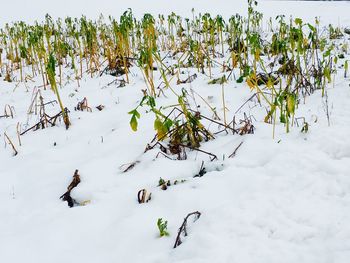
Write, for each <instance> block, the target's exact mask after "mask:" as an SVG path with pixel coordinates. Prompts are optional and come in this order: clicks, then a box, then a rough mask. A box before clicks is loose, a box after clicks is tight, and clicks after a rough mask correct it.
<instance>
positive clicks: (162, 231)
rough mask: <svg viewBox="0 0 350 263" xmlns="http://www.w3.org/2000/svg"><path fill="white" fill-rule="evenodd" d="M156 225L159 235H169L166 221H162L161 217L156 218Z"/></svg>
mask: <svg viewBox="0 0 350 263" xmlns="http://www.w3.org/2000/svg"><path fill="white" fill-rule="evenodd" d="M157 227H158V230H159V236H160V237H164V236H169V232H168V221H166V220H165V221H163V218H158V220H157Z"/></svg>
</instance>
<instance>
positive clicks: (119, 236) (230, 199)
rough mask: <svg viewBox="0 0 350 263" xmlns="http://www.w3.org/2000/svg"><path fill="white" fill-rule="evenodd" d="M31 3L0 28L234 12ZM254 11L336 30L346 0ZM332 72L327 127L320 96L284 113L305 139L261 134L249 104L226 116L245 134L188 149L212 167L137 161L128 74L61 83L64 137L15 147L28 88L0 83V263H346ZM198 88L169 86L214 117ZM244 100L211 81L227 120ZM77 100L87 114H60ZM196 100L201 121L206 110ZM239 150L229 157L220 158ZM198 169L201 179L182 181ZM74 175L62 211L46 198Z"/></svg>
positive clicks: (208, 91) (343, 87) (58, 134)
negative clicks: (55, 20)
mask: <svg viewBox="0 0 350 263" xmlns="http://www.w3.org/2000/svg"><path fill="white" fill-rule="evenodd" d="M34 2H35V4H33V1H31V2H25V1H20V0H13V1H11V2H8V1H6V2H5V3H1V5H2V7H1V13H2V16H1V18H0V24H1V23H5V22H7V21H13V20H17V19H25V20H26V21H33V20H34V19H39V20H40V19H41V18H42V17H43V16H44V14H45V13H47V12H49V13H51V14H53V15H54V16H57V17H59V16H65V15H77V16H79V15H80V14H85V15H87V16H88V17H96V16H98V14H100V13H103V14H109V13H112V14H114V15H117V14H120V13H121V12H123V11H124V10H125V9H126V8H127V7H132V8H133V10H134V12H135V13H136V14H139V15H140V14H142V13H143V12H145V11H147V12H151V13H161V12H165V13H169V12H171V11H174V12H176V13H180V14H184V15H191V9H190V8H188V9H187V7H190V6H191V7H194V8H195V9H196V11H197V12H199V11H203V12H205V11H209V10H210V11H211V12H214V13H220V12H222V14H223V15H229V14H232V13H236V12H237V11H236V10H238V12H244V6H245V4H242V5H241V3H240V2H239V1H232V2H230V3H227V2H226V1H223V0H220V1H215V5H214V4H213V1H209V0H205V1H183V0H181V1H176V2H175V1H167V2H166V4H164V1H158V0H154V1H153V0H152V1H148V2H147V6H145V5H146V4H144V3H143V4H139V1H136V0H129V1H123V2H120V1H110V0H100V1H81V0H77V1H66V0H63V1H55V2H49V1H42V0H35V1H34ZM112 2H113V4H112ZM160 2H161V3H160ZM81 3H84V4H83V5H82V6H80V4H81ZM3 4H4V5H3ZM185 4H186V5H185ZM184 5H185V6H186V7H184ZM18 6H20V8H19V9H15V7H18ZM67 6H71V8H69V9H68V8H67ZM300 6H302V8H300ZM271 7H273V10H270V8H271ZM316 7H317V8H316ZM259 8H260V9H261V10H262V11H263V12H265V11H266V13H267V14H264V15H265V16H269V15H272V16H274V15H276V14H280V13H285V14H286V15H289V14H291V13H292V14H293V15H294V16H295V17H297V16H300V17H302V18H304V19H310V20H313V18H314V17H315V16H319V15H320V14H321V21H324V22H325V23H328V22H334V23H340V24H341V25H342V26H345V25H350V20H349V16H348V13H349V11H350V3H348V2H340V3H330V2H322V3H315V2H302V3H301V2H284V1H283V2H272V1H271V2H270V1H263V2H261V3H259ZM346 23H347V24H346ZM191 73H192V72H186V74H184V75H183V76H182V77H183V78H185V77H186V76H187V75H189V74H191ZM214 74H217V75H218V72H215V71H214ZM342 76H343V72H342V71H339V76H338V77H337V78H336V82H335V85H334V87H333V86H332V85H330V87H329V88H328V97H329V98H328V100H329V109H330V126H328V120H327V117H326V114H325V108H326V106H325V100H324V98H322V96H321V93H320V92H315V93H314V94H313V95H312V96H310V97H307V99H306V102H305V104H301V105H300V106H299V108H298V110H297V114H296V115H297V116H299V117H305V119H306V121H307V122H308V123H309V124H310V127H309V132H308V133H306V134H305V133H301V132H300V130H301V127H293V128H292V130H291V132H290V133H285V129H284V127H283V126H282V125H278V126H277V130H276V136H275V138H274V139H272V127H271V125H269V124H266V123H264V122H263V116H264V114H266V112H265V111H264V109H263V108H260V107H255V106H254V104H253V103H249V104H248V106H247V107H245V108H244V110H242V111H241V112H240V113H242V114H243V111H244V112H247V113H249V114H252V115H254V116H256V118H257V120H256V121H254V125H255V127H256V130H255V134H250V135H244V136H238V135H234V136H232V135H224V134H222V135H219V136H218V137H217V138H216V139H215V140H213V141H210V142H207V143H204V144H203V145H202V148H201V149H203V150H207V151H209V152H213V153H215V154H216V155H217V156H218V157H219V158H218V159H219V160H217V161H214V162H210V161H209V158H208V157H207V156H205V155H202V154H198V153H196V152H191V153H189V158H188V160H186V161H173V160H168V159H166V158H155V156H156V155H157V153H158V151H157V150H156V149H155V150H151V151H148V152H147V153H143V152H144V149H145V146H146V145H147V143H149V142H150V140H151V139H152V138H153V136H154V130H153V125H152V124H153V122H152V121H153V117H152V115H151V114H147V113H146V112H145V110H144V109H143V110H142V111H141V115H142V116H141V119H140V123H139V131H138V132H136V133H135V132H133V131H132V130H131V129H130V126H129V120H130V115H128V114H127V112H128V111H130V110H131V109H133V108H134V107H135V106H136V105H137V104H138V102H139V100H140V98H141V97H142V92H141V89H144V88H145V84H144V82H143V78H142V75H141V73H140V72H139V71H138V70H137V69H136V68H133V69H132V77H131V84H130V85H127V86H126V87H124V88H116V87H115V86H114V85H111V86H106V85H107V84H108V83H110V82H111V81H112V80H114V78H113V77H111V76H102V77H100V78H92V79H91V78H90V77H89V76H86V77H85V78H84V79H83V81H82V82H81V87H80V88H78V89H77V87H76V86H77V85H76V83H74V82H70V83H67V85H65V87H64V88H63V89H62V90H61V96H62V98H63V101H64V102H65V104H66V106H67V107H68V108H69V109H70V110H71V115H70V117H71V122H72V126H71V127H70V129H69V130H67V131H66V130H65V129H64V125H63V124H62V123H60V124H59V125H58V126H57V127H51V128H47V129H43V130H38V131H35V132H33V131H30V132H28V133H27V134H25V135H24V136H21V141H22V146H18V140H17V137H16V126H17V123H21V124H22V125H24V124H26V123H27V122H29V123H30V124H34V123H35V122H36V121H37V116H33V115H28V114H27V112H28V107H29V105H30V103H31V100H32V95H33V94H34V90H35V86H38V85H41V82H40V79H38V80H37V81H38V83H39V84H37V83H36V82H33V83H32V82H28V83H27V86H28V87H26V86H25V85H24V84H17V83H7V82H3V81H1V82H0V110H2V108H4V106H5V105H6V104H9V105H11V106H13V107H14V109H15V116H14V118H13V119H12V118H2V119H0V131H1V134H0V137H1V139H2V140H3V139H4V136H3V133H4V132H6V133H7V134H8V135H9V136H10V138H11V140H13V142H14V143H15V145H16V146H17V149H18V151H19V154H18V155H17V156H15V157H14V156H12V150H11V147H10V146H9V145H7V146H6V148H5V147H1V148H0V160H1V161H0V181H1V184H0V203H1V205H0V262H2V263H19V262H25V263H38V262H39V263H41V262H50V263H55V262H86V263H95V262H105V263H109V262H145V263H146V262H147V263H148V262H152V263H156V262H181V263H185V262H191V263H196V262H240V263H250V262H252V263H253V262H261V263H265V262H266V263H274V262H276V263H277V262H278V263H280V262H285V263H289V262H293V263H296V262H298V263H299V262H300V263H301V262H305V263H310V262H315V263H316V262H317V263H323V262H324V263H330V262H332V263H347V262H349V258H350V225H349V221H350V194H349V193H350V178H349V175H350V174H349V168H350V166H349V163H350V137H349V131H350V129H349V128H350V103H349V101H350V87H349V79H344V78H343V77H342ZM207 82H208V78H207V77H203V76H200V77H199V78H198V79H196V80H195V81H194V82H193V83H191V84H184V85H179V86H177V85H175V83H173V87H174V89H175V90H176V91H180V90H181V88H182V87H186V88H192V89H193V90H195V91H197V92H198V93H200V94H201V95H202V96H203V97H205V98H209V97H211V99H210V101H211V103H212V104H213V105H216V106H217V108H218V112H219V114H220V115H222V114H223V109H222V103H221V101H222V99H221V88H220V86H215V85H214V86H211V85H206V83H207ZM41 92H42V95H43V97H44V98H45V101H50V100H53V99H55V96H54V94H53V92H52V91H50V90H43V89H41ZM72 94H73V96H72ZM251 95H252V93H251V91H250V90H249V88H247V86H246V85H245V84H237V83H235V82H234V81H231V82H229V84H227V85H226V86H225V99H226V105H228V108H229V114H230V116H231V117H232V115H233V113H234V112H235V111H236V110H237V109H238V108H239V107H240V106H241V105H242V104H243V103H244V102H245V101H246V100H247V99H248V98H249V97H250V96H251ZM167 96H168V97H167V98H164V97H163V98H160V99H159V100H157V104H158V103H159V104H160V105H170V104H172V103H174V102H175V101H176V98H174V97H173V96H171V93H170V92H169V93H167ZM84 97H86V98H87V100H88V103H89V106H90V107H91V108H92V112H91V113H90V112H80V111H74V110H73V109H74V107H75V106H76V105H77V103H78V102H79V101H81V100H82V99H83V98H84ZM197 102H198V104H201V108H202V110H203V112H204V113H207V114H209V112H210V111H209V109H208V107H207V106H206V105H205V104H203V103H202V102H201V101H197ZM100 104H103V105H105V109H104V110H102V111H98V110H97V109H96V108H95V106H97V105H100ZM47 110H48V112H50V114H51V113H57V111H58V105H55V104H54V105H47ZM241 142H243V144H242V146H241V147H240V148H239V149H238V150H237V154H236V156H235V157H234V158H228V156H229V155H230V154H231V153H232V152H233V151H234V149H235V148H236V147H237V146H238V145H239V144H240V143H241ZM136 160H137V161H139V163H138V164H137V165H136V166H135V168H134V169H132V170H130V171H129V172H128V173H122V168H121V166H123V165H125V164H127V163H130V162H133V161H136ZM202 161H204V162H205V167H206V170H207V171H208V172H207V173H206V174H205V175H204V176H203V177H200V178H193V176H194V175H195V174H197V173H198V171H199V169H200V166H201V163H202ZM124 167H125V166H124ZM75 169H78V170H79V174H80V175H81V180H82V181H81V183H80V184H79V186H78V187H76V188H75V189H74V190H73V191H72V196H73V197H74V198H75V199H76V200H77V201H79V202H83V201H86V200H89V201H91V203H89V204H87V205H86V206H77V207H74V208H71V209H69V208H68V207H67V203H66V202H62V201H61V200H60V199H59V196H60V195H61V194H63V193H64V192H65V191H66V188H67V186H68V185H69V183H70V182H71V180H72V176H73V173H74V171H75ZM160 177H162V178H164V179H167V180H172V181H174V180H176V179H177V180H182V179H184V180H186V181H185V182H183V183H179V184H177V185H172V186H170V187H169V188H168V190H166V191H163V190H161V189H160V188H159V187H157V185H158V180H159V178H160ZM143 188H145V189H147V190H148V191H151V192H152V200H151V201H150V202H149V203H146V204H138V203H137V192H138V191H139V190H140V189H143ZM197 210H198V211H200V212H201V213H202V216H201V217H200V218H199V219H198V220H197V221H196V222H193V223H192V221H191V222H190V224H189V228H188V230H189V235H188V236H187V237H186V238H184V239H183V244H182V245H181V246H179V247H178V248H176V249H173V248H172V247H173V244H174V242H175V237H176V234H177V230H178V228H179V226H180V225H181V223H182V221H183V218H184V217H185V216H186V215H187V214H188V213H190V212H193V211H197ZM158 218H163V219H165V220H167V221H168V231H169V233H170V236H169V237H162V238H159V233H158V229H157V226H156V222H157V219H158Z"/></svg>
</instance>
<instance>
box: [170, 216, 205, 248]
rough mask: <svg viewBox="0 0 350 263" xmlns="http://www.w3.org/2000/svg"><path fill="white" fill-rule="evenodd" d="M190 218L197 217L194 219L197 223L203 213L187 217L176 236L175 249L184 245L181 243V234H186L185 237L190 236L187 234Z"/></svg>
mask: <svg viewBox="0 0 350 263" xmlns="http://www.w3.org/2000/svg"><path fill="white" fill-rule="evenodd" d="M190 216H196V217H195V219H194V221H196V220H197V219H198V218H200V216H201V213H200V212H198V211H196V212H192V213H189V214H188V215H187V216H186V217H185V219H184V221H183V223H182V225H181V226H180V228H179V231H178V233H177V236H176V239H175V244H174V248H177V247H178V246H180V245H181V243H182V241H181V234H182V233H183V234H184V236H187V235H188V233H187V220H188V218H189V217H190Z"/></svg>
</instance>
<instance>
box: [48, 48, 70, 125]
mask: <svg viewBox="0 0 350 263" xmlns="http://www.w3.org/2000/svg"><path fill="white" fill-rule="evenodd" d="M55 67H56V60H55V58H54V56H53V55H52V53H51V54H50V55H49V58H48V62H47V65H46V71H47V76H48V79H49V82H50V85H51V88H52V90H53V91H54V92H55V94H56V97H57V101H58V103H59V105H60V108H61V111H62V116H63V122H64V124H65V125H66V129H68V128H69V126H70V121H69V116H68V111H67V109H66V108H65V107H64V106H63V103H62V100H61V97H60V93H59V91H58V88H57V83H56V79H55V76H56V73H55Z"/></svg>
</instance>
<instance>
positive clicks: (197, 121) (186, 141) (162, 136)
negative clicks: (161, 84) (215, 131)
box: [129, 89, 225, 160]
mask: <svg viewBox="0 0 350 263" xmlns="http://www.w3.org/2000/svg"><path fill="white" fill-rule="evenodd" d="M142 106H148V107H149V111H150V112H153V113H154V115H155V121H154V129H155V130H156V132H157V134H156V136H155V138H154V140H153V141H152V143H151V144H149V145H148V146H147V148H146V151H147V150H150V149H152V148H153V147H155V146H156V145H159V146H160V148H161V150H162V152H163V153H165V154H167V153H171V154H174V155H177V156H178V159H179V160H183V159H186V154H185V152H184V148H189V149H191V150H199V147H200V143H201V142H202V141H208V140H211V139H213V138H214V136H213V135H212V134H211V132H210V131H208V130H207V129H206V128H205V127H204V125H203V124H202V123H201V118H202V116H201V114H200V113H199V112H196V111H193V110H191V109H190V108H189V102H188V100H187V94H186V91H185V90H184V89H183V90H182V94H181V95H179V96H178V104H176V105H172V106H169V107H167V109H168V110H169V109H170V112H169V113H168V114H167V115H166V114H165V113H164V112H163V110H164V108H162V107H161V108H159V109H157V108H156V101H155V99H154V97H152V96H149V95H145V96H144V97H143V99H142V100H141V102H140V104H139V105H138V106H137V107H136V108H135V109H133V110H132V111H130V112H129V114H130V115H131V120H130V126H131V128H132V130H134V131H137V126H138V119H139V118H140V117H141V115H140V113H139V111H138V109H139V107H142ZM173 115H174V117H172V116H173ZM218 124H219V125H221V126H225V125H224V124H220V123H218ZM163 141H167V144H168V146H167V147H165V146H163V145H161V144H160V142H163ZM154 142H155V143H154ZM209 155H211V154H209ZM212 157H213V158H214V159H215V158H216V156H212Z"/></svg>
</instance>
